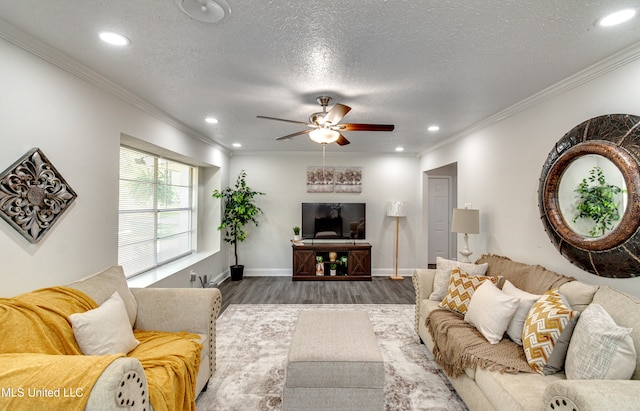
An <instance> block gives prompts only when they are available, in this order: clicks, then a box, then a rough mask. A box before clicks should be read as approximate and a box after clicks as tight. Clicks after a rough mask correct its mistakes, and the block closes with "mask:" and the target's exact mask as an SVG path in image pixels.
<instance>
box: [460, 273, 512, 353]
mask: <svg viewBox="0 0 640 411" xmlns="http://www.w3.org/2000/svg"><path fill="white" fill-rule="evenodd" d="M519 301H520V300H519V299H518V298H515V297H511V296H509V295H508V294H506V293H504V292H502V291H500V289H498V287H496V285H495V284H493V283H492V282H491V281H484V282H483V283H482V284H481V285H480V287H478V289H477V290H476V291H475V292H474V293H473V297H472V298H471V302H470V303H469V308H468V309H467V313H466V314H465V316H464V320H465V321H466V322H468V323H469V324H472V325H473V326H474V327H476V329H477V330H478V331H480V333H482V335H483V336H484V338H486V339H487V341H489V342H490V343H491V344H497V343H499V342H500V340H502V337H503V336H504V333H505V331H506V330H507V327H508V326H509V322H510V321H511V318H513V314H515V312H516V309H517V308H518V304H519Z"/></svg>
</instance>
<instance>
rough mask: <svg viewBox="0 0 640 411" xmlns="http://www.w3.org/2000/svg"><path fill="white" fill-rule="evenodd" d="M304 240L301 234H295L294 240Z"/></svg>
mask: <svg viewBox="0 0 640 411" xmlns="http://www.w3.org/2000/svg"><path fill="white" fill-rule="evenodd" d="M300 240H302V237H301V236H300V234H296V235H294V236H293V241H300Z"/></svg>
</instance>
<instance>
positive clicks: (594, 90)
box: [420, 61, 640, 296]
mask: <svg viewBox="0 0 640 411" xmlns="http://www.w3.org/2000/svg"><path fill="white" fill-rule="evenodd" d="M638 73H640V61H633V62H631V63H628V64H626V65H624V66H621V67H619V68H617V69H615V70H613V71H610V72H608V73H607V74H604V75H602V76H600V77H597V78H595V79H593V80H591V81H588V82H586V83H584V84H582V85H580V86H577V87H576V88H573V89H571V90H570V91H568V92H565V93H563V94H561V95H558V96H556V97H551V98H548V99H546V100H544V101H543V102H541V103H540V104H538V105H536V106H534V107H532V108H529V109H527V110H525V111H523V112H520V113H518V114H516V115H514V116H512V117H509V118H506V119H505V120H502V121H500V122H498V123H496V124H494V125H491V126H488V127H486V128H484V129H482V130H479V131H476V132H474V133H473V134H471V135H469V136H467V137H465V138H462V139H460V140H458V141H455V142H453V143H451V144H449V145H447V146H444V147H442V148H440V149H438V150H435V151H431V152H427V153H424V155H423V156H422V158H421V160H420V170H422V171H428V170H431V169H434V168H437V167H440V166H443V165H446V164H449V163H454V162H457V164H458V205H460V204H464V203H472V204H473V207H474V208H478V209H480V225H481V227H480V231H481V234H479V235H470V236H469V237H470V238H469V243H470V248H471V250H472V251H474V256H472V258H474V257H476V258H477V257H478V256H480V254H482V253H484V252H491V253H495V254H500V255H505V256H508V257H510V258H511V259H513V260H516V261H521V262H525V263H537V264H541V265H543V266H545V267H547V268H548V269H551V270H554V271H557V272H559V273H562V274H566V275H571V276H575V277H576V278H578V279H579V280H582V281H585V282H589V283H595V284H607V285H610V286H612V287H615V288H619V289H622V290H625V291H627V292H629V293H631V294H634V295H637V296H640V278H633V279H609V278H602V277H599V276H596V275H593V274H590V273H587V272H585V271H583V270H581V269H579V268H577V267H575V266H573V265H572V264H571V263H569V261H568V260H566V259H565V258H564V257H562V255H560V253H559V252H558V251H557V250H556V248H555V247H554V246H553V245H552V244H551V242H550V240H549V237H548V236H547V234H546V232H545V231H544V229H543V226H542V223H541V221H540V213H539V211H538V198H537V190H538V178H539V177H540V172H541V169H542V165H543V164H544V162H545V160H546V158H547V155H548V154H549V152H550V151H551V149H552V148H553V145H554V144H555V143H556V142H557V141H558V140H559V139H560V138H561V137H562V136H563V135H564V134H565V133H567V132H568V131H569V130H571V129H572V128H573V127H575V126H576V125H578V124H580V123H582V122H583V121H585V120H588V119H589V118H592V117H597V116H600V115H605V114H613V113H625V114H635V115H639V114H640V76H638ZM459 241H460V242H461V241H462V236H460V238H459ZM460 244H461V243H459V246H460Z"/></svg>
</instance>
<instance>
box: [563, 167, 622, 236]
mask: <svg viewBox="0 0 640 411" xmlns="http://www.w3.org/2000/svg"><path fill="white" fill-rule="evenodd" d="M589 174H590V175H589V177H588V178H584V179H582V182H581V183H580V184H579V185H578V188H576V190H575V192H576V193H578V196H579V197H580V199H579V203H578V205H577V207H576V208H577V211H578V214H577V215H576V216H575V218H574V219H573V221H574V222H575V221H576V220H577V219H579V218H587V219H592V220H593V222H594V226H593V228H592V229H591V230H590V231H589V235H590V236H592V237H597V236H599V235H605V233H606V232H607V230H610V229H612V228H613V223H614V221H618V220H620V211H619V210H618V204H617V202H616V197H617V195H618V194H620V193H624V192H625V190H623V189H621V188H620V187H618V186H615V185H613V184H608V183H607V181H606V179H605V176H604V172H603V171H602V169H601V168H600V167H598V166H595V167H593V168H592V169H591V171H589ZM590 183H591V184H594V185H591V184H590Z"/></svg>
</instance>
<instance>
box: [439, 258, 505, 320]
mask: <svg viewBox="0 0 640 411" xmlns="http://www.w3.org/2000/svg"><path fill="white" fill-rule="evenodd" d="M484 281H491V282H493V283H494V284H496V283H497V282H498V277H486V276H482V275H474V276H470V275H467V274H466V273H463V272H462V271H460V269H457V268H456V269H454V270H453V271H451V278H450V279H449V288H448V290H447V295H446V296H445V297H444V298H443V299H442V301H441V302H440V307H442V308H446V309H448V310H451V311H455V312H458V313H460V314H465V313H466V312H467V308H468V307H469V303H470V302H471V297H472V296H473V293H474V292H475V290H476V289H477V288H478V287H480V284H482V283H483V282H484Z"/></svg>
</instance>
